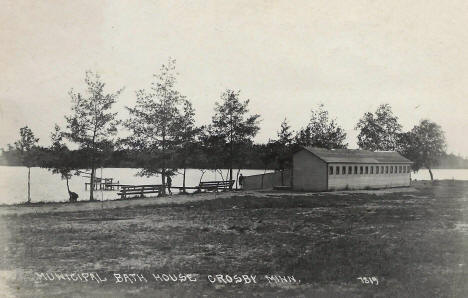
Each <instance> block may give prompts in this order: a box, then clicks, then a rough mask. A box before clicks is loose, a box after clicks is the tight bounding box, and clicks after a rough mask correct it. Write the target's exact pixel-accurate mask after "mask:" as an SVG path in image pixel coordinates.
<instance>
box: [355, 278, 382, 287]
mask: <svg viewBox="0 0 468 298" xmlns="http://www.w3.org/2000/svg"><path fill="white" fill-rule="evenodd" d="M357 279H359V280H361V283H363V284H371V285H373V284H375V285H376V286H378V285H379V280H378V279H377V277H375V276H372V277H358V278H357Z"/></svg>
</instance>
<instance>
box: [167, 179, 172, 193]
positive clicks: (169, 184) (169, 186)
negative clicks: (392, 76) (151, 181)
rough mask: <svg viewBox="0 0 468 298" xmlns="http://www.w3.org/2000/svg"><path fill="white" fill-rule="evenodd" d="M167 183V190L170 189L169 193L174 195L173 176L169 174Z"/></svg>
mask: <svg viewBox="0 0 468 298" xmlns="http://www.w3.org/2000/svg"><path fill="white" fill-rule="evenodd" d="M166 185H167V190H168V192H169V194H170V195H172V191H171V186H172V178H171V176H167V179H166Z"/></svg>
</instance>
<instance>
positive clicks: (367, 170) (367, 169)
mask: <svg viewBox="0 0 468 298" xmlns="http://www.w3.org/2000/svg"><path fill="white" fill-rule="evenodd" d="M366 174H369V167H368V166H366Z"/></svg>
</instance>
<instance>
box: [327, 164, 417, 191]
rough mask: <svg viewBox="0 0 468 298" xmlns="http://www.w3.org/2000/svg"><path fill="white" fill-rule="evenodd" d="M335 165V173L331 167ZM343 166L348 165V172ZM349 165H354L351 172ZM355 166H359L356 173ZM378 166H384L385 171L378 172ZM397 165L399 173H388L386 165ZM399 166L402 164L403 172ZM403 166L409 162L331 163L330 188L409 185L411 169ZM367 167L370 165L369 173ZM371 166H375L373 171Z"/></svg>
mask: <svg viewBox="0 0 468 298" xmlns="http://www.w3.org/2000/svg"><path fill="white" fill-rule="evenodd" d="M331 166H332V167H334V171H333V174H331V172H330V167H331ZM337 166H338V167H339V168H340V173H339V174H337V173H336V167H337ZM343 166H344V167H346V173H345V174H343V171H342V169H343ZM349 166H352V168H353V173H352V174H349V173H348V170H349ZM355 166H357V167H358V173H357V174H355V173H354V169H355ZM361 166H362V167H363V169H364V171H363V174H360V167H361ZM376 166H379V167H380V168H381V167H382V166H383V167H384V173H383V174H382V173H381V170H380V169H379V174H377V173H376V172H377V171H376ZM386 166H388V167H390V166H397V169H398V171H397V173H395V171H394V172H393V173H390V169H389V172H388V173H386V171H385V167H386ZM399 166H402V172H401V173H400V172H399ZM403 166H408V165H407V164H405V165H403V164H393V165H383V164H382V165H380V164H379V165H376V164H375V165H372V164H329V165H328V189H329V190H340V189H341V190H342V189H365V188H387V187H401V186H409V185H410V180H411V171H407V170H406V172H403ZM365 167H368V169H369V170H368V173H367V174H366V172H365ZM370 167H374V169H373V173H372V174H371V173H370V172H371V171H370Z"/></svg>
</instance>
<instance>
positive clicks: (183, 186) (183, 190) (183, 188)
mask: <svg viewBox="0 0 468 298" xmlns="http://www.w3.org/2000/svg"><path fill="white" fill-rule="evenodd" d="M182 192H183V193H185V168H184V177H183V180H182Z"/></svg>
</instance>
